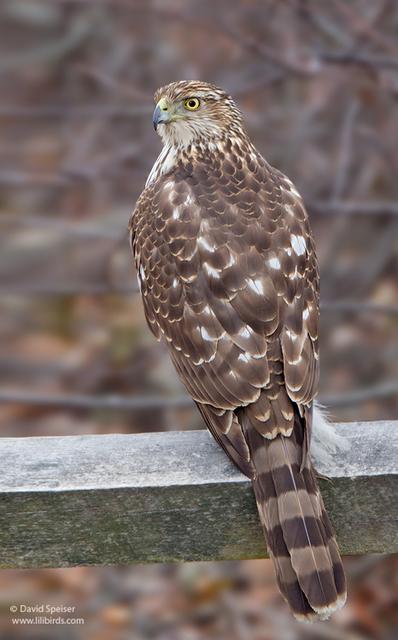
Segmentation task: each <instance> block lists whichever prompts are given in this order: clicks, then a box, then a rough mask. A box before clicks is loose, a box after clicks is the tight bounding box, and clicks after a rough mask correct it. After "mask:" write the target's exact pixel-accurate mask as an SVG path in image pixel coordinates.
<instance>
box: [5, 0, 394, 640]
mask: <svg viewBox="0 0 398 640" xmlns="http://www.w3.org/2000/svg"><path fill="white" fill-rule="evenodd" d="M0 43H1V45H0V46H1V56H0V87H1V97H0V187H1V194H0V294H1V298H0V330H1V341H0V403H1V409H0V429H1V435H3V436H37V435H41V436H61V435H71V434H89V433H91V434H92V433H114V432H119V433H120V432H123V433H134V432H140V431H159V430H169V429H170V430H171V429H198V428H202V427H203V425H202V423H201V420H200V417H199V415H198V413H197V412H196V411H195V409H194V408H193V406H192V403H191V402H190V401H189V399H187V397H186V395H185V393H184V390H183V388H182V387H181V385H180V384H179V383H178V381H177V379H176V376H175V374H174V372H173V370H172V368H171V365H170V363H169V360H168V358H167V355H166V354H165V352H164V350H162V348H161V347H160V346H159V345H158V344H157V343H156V342H155V341H154V339H153V337H152V335H151V334H150V333H149V331H148V329H147V328H146V326H145V322H144V316H143V311H142V307H141V303H140V299H139V296H138V295H137V284H136V277H135V273H134V267H133V264H132V259H131V256H130V250H129V245H128V234H127V222H128V219H129V216H130V213H131V211H132V209H133V207H134V203H135V201H136V198H137V196H138V195H139V193H140V191H141V190H142V187H143V184H144V182H145V179H146V176H147V174H148V172H149V170H150V168H151V166H152V164H153V162H154V160H155V158H156V156H157V154H158V153H159V150H160V141H159V139H158V137H157V136H156V135H155V134H154V132H153V129H152V123H151V113H152V110H153V101H152V96H153V93H154V91H155V89H156V88H157V87H158V86H161V85H164V84H167V83H168V82H170V81H172V80H180V79H191V78H199V79H203V80H208V81H212V82H214V83H216V84H219V85H220V86H222V87H224V88H225V89H227V90H228V91H229V92H230V93H231V94H232V95H233V96H234V97H235V98H236V100H237V102H238V103H239V105H240V106H241V108H242V110H243V112H244V114H245V118H246V123H247V128H248V130H249V133H250V135H251V137H252V139H253V141H254V142H255V143H256V145H257V147H258V148H259V149H260V151H261V152H262V153H263V154H264V155H265V157H266V158H267V159H268V161H269V162H271V164H274V165H275V166H277V167H278V168H279V169H281V170H282V171H283V172H285V173H287V174H288V175H289V177H290V178H291V179H292V180H293V181H294V182H295V183H296V185H297V187H298V188H299V190H300V191H301V193H302V194H303V196H304V199H305V202H306V204H307V208H308V211H309V214H310V218H311V222H312V226H313V230H314V233H315V236H316V240H317V246H318V254H319V259H320V263H321V282H322V323H321V324H322V340H321V351H322V367H321V397H322V399H323V400H324V402H325V403H326V404H327V405H328V406H329V408H330V409H331V411H332V414H333V416H334V418H335V419H336V420H339V421H352V420H356V421H358V420H376V419H377V420H381V419H393V418H395V417H396V416H397V413H398V394H397V392H398V365H397V362H398V341H397V339H396V336H397V327H398V278H397V275H398V273H397V263H398V260H397V245H398V233H397V232H398V180H397V170H398V144H397V137H398V114H397V100H398V4H397V3H396V2H394V0H379V1H377V2H375V1H374V0H352V2H349V3H346V2H344V1H343V0H329V1H328V2H326V1H325V2H317V1H315V0H307V1H305V0H301V1H300V0H286V1H284V2H280V1H279V2H278V1H277V0H238V1H236V2H231V1H228V0H218V1H214V0H202V1H201V2H198V1H196V2H195V0H164V1H161V0H145V1H144V0H141V1H140V0H98V1H96V0H91V1H90V0H12V1H11V0H10V1H8V0H2V2H1V3H0ZM166 399H167V405H166ZM346 566H347V571H348V574H349V580H350V598H349V604H348V606H347V607H346V608H345V609H344V610H343V611H341V612H340V613H338V614H337V615H336V616H335V617H334V619H333V621H331V622H328V623H323V624H322V625H312V626H308V625H305V626H303V625H299V624H297V623H295V622H294V620H292V619H291V618H290V616H289V614H288V613H287V610H286V607H285V606H284V604H283V603H282V601H281V598H280V597H279V595H278V593H277V590H276V586H275V581H274V577H273V571H272V567H271V565H270V563H269V562H268V561H264V560H259V561H247V562H240V563H238V562H235V563H195V564H194V563H192V564H188V563H187V564H184V565H181V566H134V567H123V568H122V567H116V568H115V567H114V568H87V567H77V568H74V569H57V570H40V571H20V570H19V571H11V570H7V571H1V572H0V637H1V638H7V639H8V638H19V637H21V638H37V639H42V638H44V639H47V638H55V639H58V638H59V639H63V638H68V639H69V638H71V639H74V638H87V639H90V640H102V639H108V638H109V639H110V640H112V639H113V638H115V639H116V638H120V639H124V638H133V639H137V640H144V639H149V638H154V639H157V640H202V639H206V640H207V639H213V638H214V639H215V640H224V639H226V640H227V639H228V640H268V639H272V640H273V639H276V640H279V639H285V638H286V639H292V640H295V639H299V640H300V639H301V638H326V639H328V638H330V639H336V640H337V639H343V638H347V639H352V640H364V639H367V638H375V639H382V640H390V639H391V640H392V639H393V638H397V637H398V596H397V593H398V578H397V575H398V558H397V557H392V556H390V557H384V558H383V557H381V556H380V557H374V556H367V557H359V558H347V562H346ZM14 602H16V603H19V602H25V603H29V602H32V603H38V602H39V603H41V602H54V603H57V604H64V605H67V604H71V605H78V607H77V614H78V615H79V616H83V617H84V618H85V625H84V627H80V628H79V627H77V626H74V627H69V628H67V629H66V630H65V628H63V627H53V628H51V627H31V628H30V629H27V628H25V629H21V628H16V627H15V626H12V624H11V621H10V613H9V606H10V603H14Z"/></svg>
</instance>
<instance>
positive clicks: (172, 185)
mask: <svg viewBox="0 0 398 640" xmlns="http://www.w3.org/2000/svg"><path fill="white" fill-rule="evenodd" d="M155 103H156V108H155V111H154V114H153V124H154V127H155V130H156V131H157V132H158V133H159V135H160V137H161V139H162V142H163V150H162V151H161V153H160V155H159V157H158V159H157V160H156V162H155V164H154V166H153V168H152V171H151V172H150V175H149V177H148V180H147V182H146V185H145V189H144V191H143V192H142V194H141V196H140V197H139V199H138V202H137V205H136V208H135V211H134V213H133V215H132V217H131V220H130V232H131V246H132V250H133V253H134V259H135V263H136V268H137V274H138V280H139V285H140V290H141V294H142V299H143V304H144V310H145V315H146V319H147V322H148V325H149V327H150V329H151V331H152V332H153V333H154V335H155V336H156V338H157V339H158V340H162V341H163V342H164V343H165V344H166V346H167V347H168V350H169V353H170V356H171V359H172V361H173V364H174V366H175V368H176V370H177V372H178V375H179V377H180V378H181V380H182V382H183V384H184V385H185V387H186V389H187V390H188V392H189V393H190V395H191V396H192V398H193V399H194V401H195V402H196V404H197V406H198V409H199V411H200V413H201V414H202V416H203V419H204V421H205V423H206V425H207V427H208V428H209V430H210V431H211V433H212V435H213V436H214V437H215V439H216V440H217V442H218V443H219V444H220V445H221V446H222V447H223V449H224V450H225V451H226V453H227V454H228V456H229V457H230V458H231V460H232V461H233V462H234V463H235V464H236V465H237V466H238V468H239V469H240V470H241V471H242V472H243V473H244V474H246V475H247V476H248V477H249V478H250V479H251V481H252V484H253V489H254V494H255V497H256V502H257V506H258V511H259V515H260V520H261V523H262V527H263V529H264V534H265V539H266V542H267V547H268V552H269V555H270V557H271V558H272V560H273V563H274V567H275V572H276V577H277V581H278V585H279V588H280V591H281V593H282V595H283V596H284V598H285V600H286V601H287V602H288V603H289V605H290V607H291V609H292V611H293V613H294V615H295V616H296V617H297V618H299V619H313V618H320V619H325V618H327V617H328V616H329V615H330V614H331V613H333V611H335V610H336V609H338V608H340V607H341V606H342V605H343V604H344V602H345V597H346V586H345V577H344V571H343V567H342V563H341V558H340V555H339V550H338V547H337V544H336V540H335V538H334V534H333V530H332V527H331V524H330V521H329V518H328V516H327V514H326V511H325V508H324V505H323V501H322V497H321V494H320V491H319V488H318V485H317V481H316V476H315V472H314V469H313V467H312V465H311V460H310V456H309V442H310V435H311V427H312V422H313V418H314V421H315V420H317V419H318V417H317V415H318V414H317V411H314V397H315V395H316V392H317V387H318V377H319V360H318V320H319V276H318V266H317V259H316V253H315V248H314V241H313V237H312V234H311V229H310V226H309V223H308V218H307V214H306V211H305V208H304V205H303V201H302V199H301V197H300V195H299V193H298V192H297V190H296V188H295V187H294V185H293V184H292V182H291V181H290V180H289V179H288V178H287V177H286V176H284V175H283V174H282V173H281V172H280V171H278V170H277V169H274V168H273V167H271V166H270V165H269V164H268V163H267V162H266V160H264V158H263V157H262V156H261V154H260V153H259V152H258V151H257V149H256V148H255V146H254V145H253V143H252V142H251V140H250V138H249V136H248V134H247V133H246V131H245V128H244V125H243V121H242V115H241V112H240V111H239V109H238V107H237V106H236V104H235V102H234V101H233V100H232V98H231V97H230V96H229V95H228V94H227V93H225V92H224V91H223V90H221V89H219V88H218V87H216V86H213V85H212V84H208V83H206V82H199V81H189V82H188V81H181V82H173V83H172V84H169V85H168V86H166V87H163V88H161V89H159V90H158V91H157V92H156V94H155Z"/></svg>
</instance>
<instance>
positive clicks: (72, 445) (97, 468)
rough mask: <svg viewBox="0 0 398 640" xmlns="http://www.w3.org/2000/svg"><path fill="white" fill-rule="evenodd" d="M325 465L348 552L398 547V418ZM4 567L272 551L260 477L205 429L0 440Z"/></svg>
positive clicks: (360, 427) (357, 437) (347, 431)
mask: <svg viewBox="0 0 398 640" xmlns="http://www.w3.org/2000/svg"><path fill="white" fill-rule="evenodd" d="M337 428H338V430H339V433H342V434H343V435H344V436H345V437H346V438H348V439H349V441H350V443H351V446H350V448H349V450H348V451H345V452H344V453H340V454H338V455H336V456H334V457H333V460H332V462H331V463H330V464H328V466H327V467H319V466H318V470H319V471H320V472H322V473H323V474H326V475H327V476H329V478H330V480H321V488H322V493H323V495H324V498H325V502H326V505H327V508H328V510H329V512H330V515H331V518H332V520H333V523H334V526H335V528H336V531H337V537H338V540H339V543H340V545H341V549H342V552H343V553H346V554H359V553H393V552H398V422H374V423H372V422H367V423H348V424H341V425H337ZM0 464H1V477H0V566H1V567H62V566H74V565H92V564H96V565H107V564H129V563H133V562H171V561H178V560H221V559H232V558H235V559H236V558H257V557H262V556H265V547H264V542H263V538H262V533H261V529H260V525H259V520H258V516H257V512H256V507H255V503H254V499H253V495H252V491H251V485H250V482H249V481H248V480H247V478H245V477H244V476H243V475H241V474H240V473H239V472H238V471H237V470H236V469H235V467H234V466H233V465H232V464H231V463H230V462H229V460H228V459H227V457H226V456H225V454H224V453H223V451H221V450H220V448H219V447H218V446H217V445H216V444H215V442H213V440H212V439H211V437H210V435H209V434H208V433H207V432H206V431H191V432H168V433H152V434H142V435H96V436H70V437H62V438H57V437H55V438H54V437H47V438H0Z"/></svg>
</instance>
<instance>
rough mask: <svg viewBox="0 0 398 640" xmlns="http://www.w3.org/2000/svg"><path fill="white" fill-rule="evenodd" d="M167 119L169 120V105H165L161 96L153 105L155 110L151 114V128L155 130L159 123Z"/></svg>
mask: <svg viewBox="0 0 398 640" xmlns="http://www.w3.org/2000/svg"><path fill="white" fill-rule="evenodd" d="M169 120H170V111H169V107H168V106H167V104H166V103H165V101H164V99H163V98H162V99H161V100H159V102H158V103H157V105H156V107H155V111H154V112H153V116H152V122H153V128H154V129H155V131H156V130H157V128H158V125H159V124H162V123H165V122H169Z"/></svg>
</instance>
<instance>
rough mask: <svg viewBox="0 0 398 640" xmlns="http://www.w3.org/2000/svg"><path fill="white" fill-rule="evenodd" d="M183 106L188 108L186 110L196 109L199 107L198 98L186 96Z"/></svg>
mask: <svg viewBox="0 0 398 640" xmlns="http://www.w3.org/2000/svg"><path fill="white" fill-rule="evenodd" d="M184 107H185V108H186V109H188V111H196V109H199V107H200V100H199V98H187V100H184Z"/></svg>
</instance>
